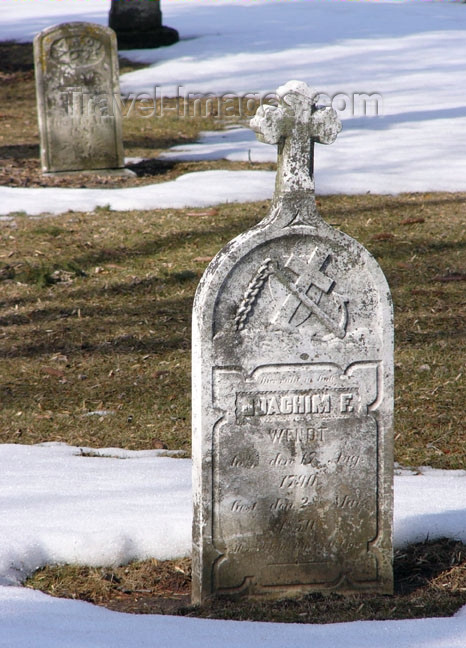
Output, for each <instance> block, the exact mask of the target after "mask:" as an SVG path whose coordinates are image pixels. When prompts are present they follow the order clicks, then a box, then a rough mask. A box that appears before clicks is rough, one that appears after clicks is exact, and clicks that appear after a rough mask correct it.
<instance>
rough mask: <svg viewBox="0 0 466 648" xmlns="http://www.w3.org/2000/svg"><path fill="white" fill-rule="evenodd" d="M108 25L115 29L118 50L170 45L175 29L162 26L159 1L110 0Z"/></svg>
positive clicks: (175, 39)
mask: <svg viewBox="0 0 466 648" xmlns="http://www.w3.org/2000/svg"><path fill="white" fill-rule="evenodd" d="M109 26H110V27H111V28H112V29H114V30H115V32H116V34H117V38H118V49H143V48H146V47H147V48H153V47H162V46H163V45H173V43H176V42H177V41H178V40H179V36H178V32H177V31H176V29H173V28H172V27H165V26H163V25H162V12H161V10H160V0H112V4H111V7H110V17H109Z"/></svg>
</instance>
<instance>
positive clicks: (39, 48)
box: [34, 22, 124, 172]
mask: <svg viewBox="0 0 466 648" xmlns="http://www.w3.org/2000/svg"><path fill="white" fill-rule="evenodd" d="M34 63H35V73H36V93H37V108H38V115H39V131H40V143H41V162H42V170H43V171H45V172H61V171H83V170H94V169H121V168H122V167H123V165H124V157H123V142H122V127H121V114H120V112H119V110H118V109H117V106H118V104H119V93H120V89H119V79H118V56H117V48H116V37H115V34H114V32H113V31H112V30H111V29H109V28H108V27H101V26H100V25H94V24H91V23H83V22H73V23H65V24H63V25H57V26H55V27H50V28H48V29H45V30H44V31H42V32H40V33H39V34H37V36H36V37H35V38H34Z"/></svg>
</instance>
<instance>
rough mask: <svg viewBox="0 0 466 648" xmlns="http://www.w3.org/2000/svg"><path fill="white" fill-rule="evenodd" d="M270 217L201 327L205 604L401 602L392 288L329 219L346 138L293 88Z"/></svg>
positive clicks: (253, 233) (199, 463)
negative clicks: (337, 156) (339, 143)
mask: <svg viewBox="0 0 466 648" xmlns="http://www.w3.org/2000/svg"><path fill="white" fill-rule="evenodd" d="M277 92H278V95H279V97H280V102H279V105H278V106H277V107H271V106H269V107H264V108H259V110H258V113H257V115H256V117H255V118H254V119H253V120H252V122H251V126H252V128H253V129H254V130H255V131H256V133H257V134H258V136H259V138H260V139H261V140H262V141H265V142H268V143H270V144H278V152H279V160H278V170H277V183H276V191H275V196H274V201H273V204H272V209H271V212H270V214H269V215H268V216H267V217H266V218H265V220H263V221H262V222H261V223H259V224H258V225H257V226H256V227H254V228H252V229H251V230H249V231H248V232H246V233H244V234H242V235H240V236H239V237H237V238H236V239H235V240H233V241H232V242H231V243H230V244H229V245H227V246H226V248H224V249H223V250H222V251H221V252H220V253H219V254H218V255H217V256H216V257H215V259H214V260H213V261H212V262H211V264H210V265H209V267H208V268H207V270H206V273H205V275H204V276H203V278H202V280H201V283H200V285H199V288H198V291H197V294H196V298H195V303H194V315H193V462H194V469H193V479H194V484H193V490H194V523H193V602H194V603H202V602H204V601H206V600H207V599H208V598H209V597H211V596H221V595H229V596H233V595H247V596H251V597H267V598H277V597H284V596H298V595H302V594H304V593H308V592H312V591H340V592H353V591H358V592H360V591H365V592H382V593H391V592H392V587H393V573H392V509H393V504H392V482H393V476H392V471H393V454H392V453H393V450H392V412H393V320H392V305H391V298H390V293H389V289H388V286H387V283H386V280H385V277H384V275H383V273H382V271H381V269H380V267H379V266H378V265H377V263H376V261H375V260H374V258H373V257H372V256H371V255H370V254H369V253H368V252H367V250H365V248H364V247H362V245H360V244H359V243H357V242H356V241H355V240H353V239H352V238H350V237H349V236H347V235H346V234H344V233H343V232H340V231H338V230H336V229H333V228H332V227H331V226H329V225H328V224H327V223H325V222H324V221H323V220H322V218H321V217H320V216H319V214H318V213H317V210H316V204H315V199H314V182H313V177H312V173H310V171H309V170H310V168H312V157H313V144H314V142H321V143H326V144H329V143H331V142H333V140H334V139H335V138H336V136H337V134H338V132H339V130H340V128H341V125H340V123H339V121H338V119H337V117H336V114H335V112H334V111H333V110H332V109H329V108H318V107H317V106H316V105H315V98H314V93H313V92H312V91H311V90H310V89H309V88H308V86H306V85H305V84H303V83H300V82H297V81H292V82H289V83H288V84H286V85H285V86H282V87H281V88H279V89H278V91H277Z"/></svg>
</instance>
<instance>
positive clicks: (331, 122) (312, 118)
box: [251, 81, 341, 193]
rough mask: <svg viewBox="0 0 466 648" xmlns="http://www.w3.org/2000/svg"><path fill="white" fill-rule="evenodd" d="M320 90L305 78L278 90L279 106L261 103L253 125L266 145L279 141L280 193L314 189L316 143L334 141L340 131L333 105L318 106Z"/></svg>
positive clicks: (278, 185) (278, 186)
mask: <svg viewBox="0 0 466 648" xmlns="http://www.w3.org/2000/svg"><path fill="white" fill-rule="evenodd" d="M317 94H318V93H317V92H316V91H315V90H313V89H311V88H309V86H308V85H307V84H305V83H303V82H302V81H289V82H288V83H286V84H285V85H283V86H280V87H279V88H278V89H277V96H278V97H279V100H280V103H279V105H278V106H277V107H274V106H261V107H260V108H259V109H258V111H257V113H256V116H255V117H254V118H253V119H252V120H251V128H252V129H253V130H254V131H255V132H256V134H257V137H258V139H259V140H260V141H261V142H265V143H266V144H278V145H279V149H278V165H277V182H276V187H277V192H278V193H285V192H287V191H306V190H309V191H313V190H314V178H313V168H314V161H313V155H314V151H313V149H314V147H313V143H314V142H319V143H320V144H332V142H334V141H335V139H336V137H337V135H338V133H339V132H340V131H341V122H340V120H339V119H338V116H337V114H336V112H335V110H333V108H321V107H317V105H316V97H317Z"/></svg>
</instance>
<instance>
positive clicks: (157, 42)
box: [117, 26, 180, 50]
mask: <svg viewBox="0 0 466 648" xmlns="http://www.w3.org/2000/svg"><path fill="white" fill-rule="evenodd" d="M117 39H118V49H119V50H126V49H152V48H155V47H166V46H168V45H174V44H175V43H177V42H178V41H179V40H180V37H179V34H178V32H177V31H176V29H173V27H164V26H162V27H158V28H157V29H153V30H152V31H148V32H143V31H127V32H126V31H121V30H117Z"/></svg>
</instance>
